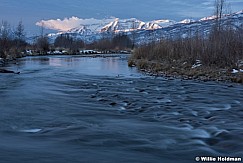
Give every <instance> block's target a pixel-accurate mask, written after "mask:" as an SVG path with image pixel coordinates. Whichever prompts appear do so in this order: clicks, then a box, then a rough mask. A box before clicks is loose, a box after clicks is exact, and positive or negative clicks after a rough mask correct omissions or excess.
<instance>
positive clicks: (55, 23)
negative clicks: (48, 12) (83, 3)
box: [36, 16, 115, 32]
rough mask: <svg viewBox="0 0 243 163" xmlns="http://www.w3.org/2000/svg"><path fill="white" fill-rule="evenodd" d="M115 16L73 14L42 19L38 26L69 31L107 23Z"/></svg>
mask: <svg viewBox="0 0 243 163" xmlns="http://www.w3.org/2000/svg"><path fill="white" fill-rule="evenodd" d="M114 19H115V18H109V19H105V22H104V20H102V19H94V18H90V19H80V18H78V17H75V16H72V17H71V18H64V19H63V20H61V19H55V20H54V19H51V20H41V21H39V22H37V23H36V25H37V26H43V27H44V28H47V29H52V30H57V31H61V32H65V31H69V30H71V29H73V28H77V27H80V26H86V25H94V24H96V25H99V24H100V25H103V24H104V23H107V21H108V22H109V21H113V20H114Z"/></svg>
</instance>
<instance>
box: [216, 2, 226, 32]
mask: <svg viewBox="0 0 243 163" xmlns="http://www.w3.org/2000/svg"><path fill="white" fill-rule="evenodd" d="M224 7H225V0H215V11H214V12H215V13H214V14H215V16H216V19H215V20H216V29H217V30H218V31H220V30H221V19H222V17H223V12H224V11H223V10H224Z"/></svg>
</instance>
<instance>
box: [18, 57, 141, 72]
mask: <svg viewBox="0 0 243 163" xmlns="http://www.w3.org/2000/svg"><path fill="white" fill-rule="evenodd" d="M127 57H129V55H122V56H119V55H118V56H116V57H114V56H113V57H103V58H101V57H100V58H92V57H81V56H47V57H27V58H23V59H21V60H20V63H21V64H25V65H22V69H23V70H26V69H33V68H34V67H36V68H40V67H42V68H46V69H52V68H54V70H55V69H56V70H59V71H64V72H67V71H69V73H82V74H87V75H99V76H100V75H106V76H137V75H138V73H137V71H136V69H135V68H129V67H128V66H127V60H126V59H124V58H127ZM124 65H126V66H124ZM43 66H44V67H43ZM18 69H19V71H21V66H20V65H19V67H18Z"/></svg>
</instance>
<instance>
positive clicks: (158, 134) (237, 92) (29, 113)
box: [0, 55, 243, 163]
mask: <svg viewBox="0 0 243 163" xmlns="http://www.w3.org/2000/svg"><path fill="white" fill-rule="evenodd" d="M127 57H128V56H126V55H121V56H117V57H103V58H102V57H101V58H91V57H80V56H45V57H26V58H22V59H20V60H19V61H18V63H17V64H13V65H8V66H7V67H5V68H6V69H8V70H14V71H20V72H21V73H20V74H0V162H1V163H2V162H3V163H5V162H6V163H10V162H11V163H12V162H13V163H79V162H112V163H114V162H135V163H136V162H138V163H140V162H141V163H143V162H146V163H150V162H151V163H152V162H153V163H157V162H158V163H161V162H194V160H195V157H196V156H213V157H214V156H231V157H243V86H242V85H237V84H232V85H231V84H224V83H215V82H206V83H205V82H199V81H181V80H179V79H173V80H171V79H165V78H161V77H157V78H155V77H150V76H146V75H143V74H141V73H139V72H137V70H136V69H135V68H128V67H127Z"/></svg>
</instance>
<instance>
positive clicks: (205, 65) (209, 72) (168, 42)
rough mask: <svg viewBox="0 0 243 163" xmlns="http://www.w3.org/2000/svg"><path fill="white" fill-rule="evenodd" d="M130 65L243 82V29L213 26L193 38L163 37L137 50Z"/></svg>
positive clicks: (157, 71) (192, 76)
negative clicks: (209, 30) (201, 34)
mask: <svg viewBox="0 0 243 163" xmlns="http://www.w3.org/2000/svg"><path fill="white" fill-rule="evenodd" d="M128 64H129V66H134V65H135V66H137V67H138V68H139V69H142V70H147V71H151V72H153V73H160V74H164V75H175V76H183V77H186V78H200V79H201V78H202V79H205V80H207V79H208V80H231V81H234V82H240V83H243V73H241V72H240V73H238V74H232V73H231V71H232V69H233V68H234V69H238V70H240V69H242V70H243V30H242V29H233V28H230V27H225V28H221V29H220V30H218V29H212V31H211V32H210V34H209V35H208V36H207V37H205V36H200V35H199V34H198V35H196V36H194V37H190V38H177V39H172V38H170V39H168V38H167V39H162V40H161V41H160V42H156V43H155V42H152V43H149V44H147V45H143V46H141V47H139V48H137V49H135V50H134V53H133V54H132V56H131V58H130V60H129V63H128Z"/></svg>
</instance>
